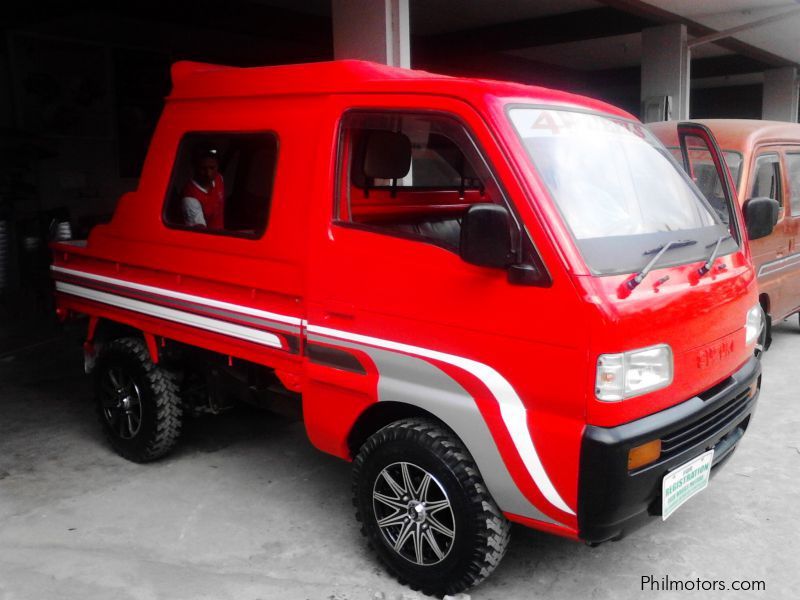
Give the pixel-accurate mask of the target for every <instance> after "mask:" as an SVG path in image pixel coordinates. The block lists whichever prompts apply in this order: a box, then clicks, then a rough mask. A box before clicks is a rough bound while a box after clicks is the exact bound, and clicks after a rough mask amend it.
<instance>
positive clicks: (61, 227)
mask: <svg viewBox="0 0 800 600" xmlns="http://www.w3.org/2000/svg"><path fill="white" fill-rule="evenodd" d="M55 238H56V240H58V241H59V242H63V241H65V240H71V239H72V226H71V225H70V224H69V221H61V222H59V223H58V225H56V231H55Z"/></svg>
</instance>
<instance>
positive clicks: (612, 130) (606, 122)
mask: <svg viewBox="0 0 800 600" xmlns="http://www.w3.org/2000/svg"><path fill="white" fill-rule="evenodd" d="M509 116H510V117H511V121H512V122H513V123H514V126H515V127H516V129H517V131H519V133H520V135H522V137H552V136H560V135H570V134H576V133H579V134H580V135H587V134H591V133H598V134H603V135H619V136H624V137H628V136H632V135H633V136H636V137H638V138H640V139H643V140H647V139H648V138H649V136H648V133H647V131H646V130H645V129H644V127H643V126H642V125H641V123H635V122H633V121H623V120H619V119H613V118H609V117H602V116H599V115H592V114H588V113H581V112H573V111H569V110H548V109H538V108H522V109H516V108H515V109H512V110H511V111H509Z"/></svg>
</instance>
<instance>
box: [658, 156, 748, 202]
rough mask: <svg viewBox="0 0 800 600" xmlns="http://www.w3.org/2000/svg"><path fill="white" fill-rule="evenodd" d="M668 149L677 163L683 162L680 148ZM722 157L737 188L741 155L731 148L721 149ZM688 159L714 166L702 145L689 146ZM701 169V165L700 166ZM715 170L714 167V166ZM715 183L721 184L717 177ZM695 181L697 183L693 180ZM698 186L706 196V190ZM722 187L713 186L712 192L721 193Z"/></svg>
mask: <svg viewBox="0 0 800 600" xmlns="http://www.w3.org/2000/svg"><path fill="white" fill-rule="evenodd" d="M668 149H669V151H670V152H671V153H672V156H673V157H674V158H675V160H676V161H678V164H682V163H683V155H682V153H681V149H680V148H677V147H675V146H669V148H668ZM722 157H723V158H724V159H725V164H726V165H728V170H729V171H730V172H731V177H733V183H734V185H735V186H736V187H737V188H738V187H739V175H740V174H741V172H742V155H741V154H740V153H739V152H735V151H733V150H723V151H722ZM689 159H690V160H691V161H692V162H693V163H694V164H695V165H698V166H699V165H708V166H709V168H710V167H713V166H714V161H713V160H712V159H711V155H710V154H709V153H708V149H707V148H706V147H704V146H699V147H696V148H694V147H689ZM700 170H702V167H701V168H700ZM714 171H715V172H716V168H714ZM715 180H716V183H717V184H719V185H721V182H720V181H719V177H716V178H715ZM695 183H697V182H696V181H695ZM698 187H700V191H702V192H703V194H705V195H706V197H708V193H707V190H705V189H703V187H702V186H700V185H698ZM721 192H722V188H721V187H715V188H714V193H715V194H721Z"/></svg>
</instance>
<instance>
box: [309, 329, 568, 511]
mask: <svg viewBox="0 0 800 600" xmlns="http://www.w3.org/2000/svg"><path fill="white" fill-rule="evenodd" d="M308 332H309V333H316V334H319V335H324V336H327V337H332V338H338V339H342V340H350V341H353V342H359V343H362V344H368V345H372V346H377V347H379V348H386V349H388V350H395V351H398V352H404V353H407V354H414V355H417V356H423V357H425V358H430V359H433V360H438V361H441V362H444V363H447V364H450V365H453V366H455V367H458V368H460V369H463V370H465V371H467V372H468V373H471V374H472V375H474V376H475V377H477V378H478V379H480V380H481V381H482V382H483V384H484V385H485V386H486V387H487V388H489V391H490V392H491V393H492V395H493V396H494V397H495V398H496V399H497V402H498V404H499V406H500V415H501V416H502V418H503V423H505V426H506V429H508V433H509V434H510V435H511V439H512V440H513V442H514V445H515V446H516V448H517V451H518V452H519V454H520V457H521V458H522V461H523V462H524V463H525V467H526V469H527V470H528V473H530V475H531V478H533V481H534V483H535V484H536V486H537V487H538V488H539V491H541V493H542V495H543V496H544V497H545V498H547V501H548V502H550V504H552V505H553V506H555V507H556V508H558V509H559V510H562V511H564V512H565V513H567V514H570V515H574V514H575V511H573V510H572V509H571V508H570V507H569V506H568V505H567V503H566V502H564V500H563V499H562V498H561V496H560V495H559V493H558V490H556V488H555V486H554V485H553V482H552V481H550V477H548V475H547V472H546V471H545V470H544V465H542V461H541V459H540V458H539V454H538V453H537V452H536V448H535V446H534V445H533V438H532V437H531V432H530V430H529V429H528V419H527V412H526V410H525V405H524V404H523V403H522V400H521V399H520V397H519V396H518V395H517V392H516V391H515V390H514V388H513V387H512V386H511V384H510V383H509V382H508V380H507V379H506V378H505V377H503V376H502V375H501V374H500V373H498V372H497V371H496V370H494V369H493V368H492V367H490V366H489V365H485V364H483V363H480V362H477V361H474V360H471V359H469V358H463V357H461V356H455V355H452V354H445V353H444V352H438V351H436V350H428V349H427V348H420V347H417V346H410V345H408V344H401V343H399V342H392V341H389V340H382V339H379V338H374V337H370V336H366V335H360V334H356V333H350V332H347V331H340V330H338V329H330V328H328V327H320V326H318V325H311V324H309V325H308Z"/></svg>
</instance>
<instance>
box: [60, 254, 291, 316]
mask: <svg viewBox="0 0 800 600" xmlns="http://www.w3.org/2000/svg"><path fill="white" fill-rule="evenodd" d="M50 269H51V270H52V271H53V272H54V273H63V274H64V275H72V276H74V277H83V278H85V279H91V280H93V281H99V282H101V283H110V284H112V285H118V286H120V287H125V288H128V289H131V290H138V291H140V292H148V293H151V294H160V295H162V296H167V297H169V298H175V299H177V300H185V301H187V302H195V303H197V304H202V305H204V306H211V307H213V308H221V309H225V310H232V311H235V312H239V313H242V314H245V315H251V316H253V317H260V318H262V319H269V320H271V321H277V322H278V323H287V324H289V325H296V326H297V327H300V324H301V321H302V320H301V319H299V318H298V317H289V316H287V315H280V314H277V313H273V312H269V311H266V310H260V309H257V308H252V307H249V306H242V305H240V304H231V303H230V302H223V301H222V300H214V299H212V298H206V297H205V296H195V295H194V294H185V293H183V292H176V291H175V290H169V289H166V288H160V287H155V286H152V285H145V284H143V283H134V282H133V281H127V280H125V279H117V278H115V277H107V276H105V275H97V274H96V273H87V272H86V271H77V270H75V269H67V268H65V267H58V266H55V265H53V266H52V267H50Z"/></svg>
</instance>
